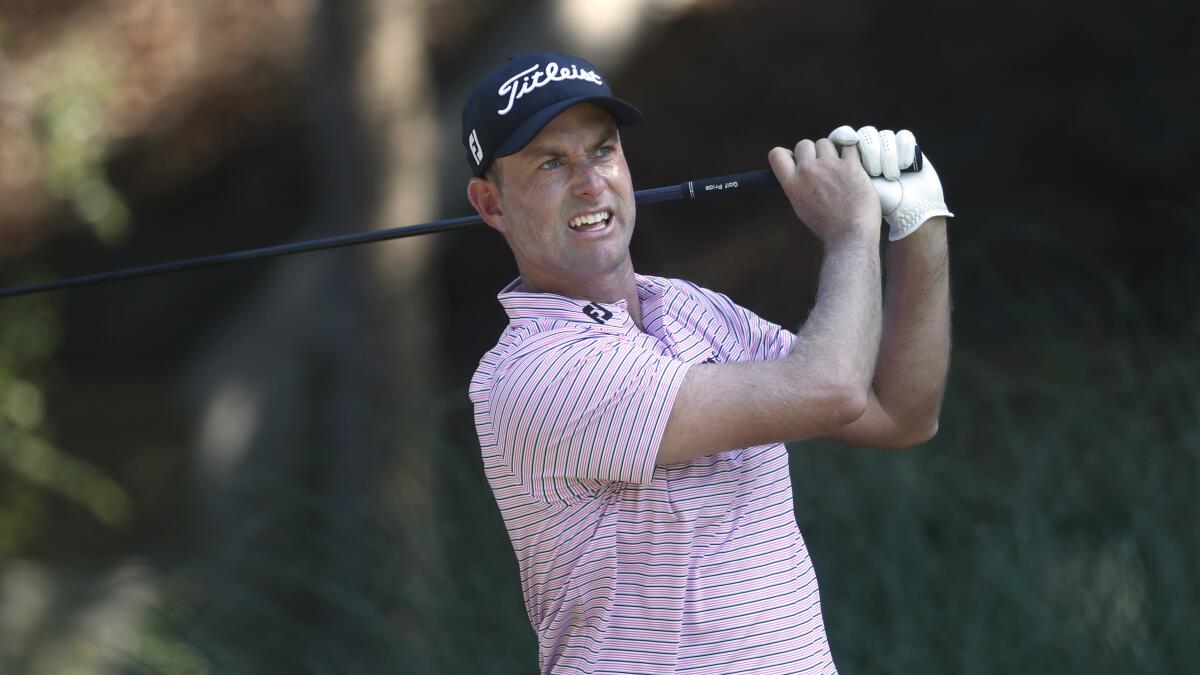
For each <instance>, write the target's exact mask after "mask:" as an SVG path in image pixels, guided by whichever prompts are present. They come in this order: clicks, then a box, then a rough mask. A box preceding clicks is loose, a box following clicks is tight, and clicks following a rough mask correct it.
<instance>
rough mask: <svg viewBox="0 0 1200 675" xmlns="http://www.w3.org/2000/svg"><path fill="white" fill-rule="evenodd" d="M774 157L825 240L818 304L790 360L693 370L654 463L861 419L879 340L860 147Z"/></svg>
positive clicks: (874, 206)
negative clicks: (857, 148) (841, 153)
mask: <svg viewBox="0 0 1200 675" xmlns="http://www.w3.org/2000/svg"><path fill="white" fill-rule="evenodd" d="M844 153H845V154H844V156H842V157H839V156H838V154H837V150H836V149H835V148H834V147H833V145H832V144H831V143H829V141H828V140H825V139H822V140H821V141H818V142H817V143H815V144H814V143H812V142H811V141H801V143H800V144H799V145H797V146H796V149H795V151H794V153H788V151H786V150H784V149H782V148H776V149H774V150H772V151H771V154H770V156H769V159H770V160H771V166H772V168H773V169H774V170H775V174H776V176H777V177H778V178H779V182H780V184H781V185H782V186H783V188H784V191H785V192H786V193H787V195H788V198H789V199H790V200H791V202H792V206H793V207H794V208H795V210H796V213H797V215H798V216H799V217H800V219H801V220H802V221H804V223H805V224H806V225H808V226H809V228H810V229H812V230H813V232H814V233H815V234H816V235H817V236H818V237H819V238H820V239H821V240H822V241H823V242H824V245H825V257H824V261H823V263H822V266H821V277H820V284H819V290H818V293H817V302H816V304H815V306H814V307H813V310H812V312H811V313H810V315H809V318H808V321H806V322H805V325H804V327H803V329H802V330H801V331H800V333H799V335H798V339H797V341H796V346H795V347H794V349H793V350H792V352H791V353H790V354H789V355H788V356H787V357H785V358H783V359H779V360H776V361H769V362H765V363H734V364H720V365H699V366H693V367H692V368H691V369H690V370H689V371H688V374H687V376H686V377H685V379H684V381H683V384H682V385H681V386H680V390H679V393H678V395H677V396H676V399H675V403H674V405H673V407H672V408H671V415H670V417H669V418H668V420H667V426H666V430H665V431H664V432H663V439H662V443H661V444H660V446H659V452H658V458H657V462H658V463H659V464H670V463H673V462H678V461H682V460H686V459H691V458H694V457H699V456H702V455H707V454H710V453H713V452H719V451H722V450H729V449H732V448H740V447H747V446H751V445H758V444H761V443H770V442H779V441H787V440H793V439H797V438H805V437H812V436H819V435H825V434H829V433H832V432H834V431H835V430H837V429H841V428H844V427H845V426H846V425H847V424H849V423H851V422H852V421H854V420H855V419H858V418H859V417H861V416H862V414H863V411H864V409H865V407H866V405H867V398H868V393H867V392H868V390H869V388H870V383H871V378H872V374H873V373H874V371H875V359H876V356H877V354H878V349H879V335H880V322H881V318H880V304H881V301H880V285H881V284H880V261H879V221H880V216H879V203H878V199H877V197H876V196H875V193H874V189H873V188H872V187H871V184H870V181H869V180H868V179H867V175H866V173H865V172H864V171H863V170H862V167H861V165H860V163H859V157H858V152H857V150H855V149H854V148H849V149H847V150H845V151H844Z"/></svg>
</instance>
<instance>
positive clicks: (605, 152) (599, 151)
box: [593, 145, 616, 158]
mask: <svg viewBox="0 0 1200 675" xmlns="http://www.w3.org/2000/svg"><path fill="white" fill-rule="evenodd" d="M614 152H616V148H614V147H613V146H611V145H605V146H603V147H600V148H596V152H595V153H593V154H594V155H595V156H596V157H600V158H604V157H608V156H610V155H612V154H613V153H614Z"/></svg>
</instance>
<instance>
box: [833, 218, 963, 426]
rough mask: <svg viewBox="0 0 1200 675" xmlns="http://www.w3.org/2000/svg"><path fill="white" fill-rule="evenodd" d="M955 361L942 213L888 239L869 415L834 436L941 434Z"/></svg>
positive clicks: (866, 414) (944, 228)
mask: <svg viewBox="0 0 1200 675" xmlns="http://www.w3.org/2000/svg"><path fill="white" fill-rule="evenodd" d="M949 361H950V268H949V261H948V255H947V240H946V219H945V218H944V217H936V218H931V219H929V221H927V222H926V223H925V224H924V225H922V226H921V227H920V229H918V230H917V231H916V232H913V233H912V234H910V235H909V236H907V237H905V238H904V239H901V240H900V241H896V242H891V243H889V244H888V251H887V289H886V296H885V300H884V306H883V336H882V339H881V341H880V345H879V360H878V362H877V364H876V367H875V377H874V381H873V383H872V387H871V392H870V394H869V395H868V401H867V407H866V412H865V413H864V414H863V416H862V417H860V418H859V419H857V420H855V421H854V422H852V423H850V424H848V425H846V426H844V427H842V428H841V429H837V430H835V431H833V432H832V433H829V434H827V435H826V437H827V438H829V439H831V440H835V441H838V442H842V443H848V444H853V445H859V446H866V447H878V448H901V447H907V446H910V445H915V444H917V443H922V442H924V441H926V440H929V439H930V438H932V437H933V435H934V434H935V433H937V427H938V413H939V410H940V408H941V402H942V395H943V393H944V391H945V386H946V372H947V369H948V366H949Z"/></svg>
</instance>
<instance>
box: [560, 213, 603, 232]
mask: <svg viewBox="0 0 1200 675" xmlns="http://www.w3.org/2000/svg"><path fill="white" fill-rule="evenodd" d="M610 222H612V211H598V212H596V213H587V214H584V215H582V216H575V217H574V218H572V219H571V222H569V223H567V225H568V226H569V227H570V228H571V229H572V230H575V231H576V232H599V231H600V230H603V229H606V228H607V227H608V225H609V223H610Z"/></svg>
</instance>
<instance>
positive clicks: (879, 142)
mask: <svg viewBox="0 0 1200 675" xmlns="http://www.w3.org/2000/svg"><path fill="white" fill-rule="evenodd" d="M829 140H831V141H833V142H834V143H836V144H837V145H845V146H850V145H857V146H858V153H859V155H860V156H861V157H862V163H863V168H864V169H866V170H867V174H869V175H870V176H871V182H872V183H874V184H875V192H876V193H878V194H879V207H880V210H882V211H883V219H884V220H885V221H887V224H888V226H889V228H890V230H889V232H888V239H889V240H891V241H896V240H897V239H903V238H904V237H907V236H908V235H910V234H912V233H913V232H915V231H916V229H917V228H918V227H920V226H921V224H922V223H924V222H925V221H926V220H929V219H930V218H933V217H934V216H950V217H953V216H954V214H953V213H950V210H949V209H948V208H946V198H945V197H944V196H943V195H942V182H941V180H939V179H938V175H937V171H934V169H933V164H931V163H930V162H929V158H927V157H925V155H924V154H922V155H921V170H920V171H916V172H910V173H900V170H901V169H907V168H909V167H911V166H912V165H913V161H914V160H915V159H916V153H917V139H916V138H914V137H913V135H912V132H910V131H908V130H907V129H904V130H902V131H899V132H895V133H893V132H892V131H890V130H887V129H885V130H883V131H879V130H877V129H876V128H875V127H863V128H861V129H859V130H858V131H855V130H854V129H852V128H850V127H848V126H841V127H838V128H837V129H834V130H833V133H831V134H829Z"/></svg>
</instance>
